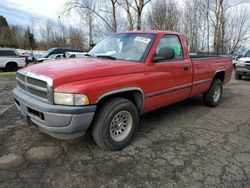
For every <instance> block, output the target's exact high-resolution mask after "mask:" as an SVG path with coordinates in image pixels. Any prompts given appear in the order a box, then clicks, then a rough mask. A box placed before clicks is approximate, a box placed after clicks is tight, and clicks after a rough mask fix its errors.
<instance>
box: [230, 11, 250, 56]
mask: <svg viewBox="0 0 250 188" xmlns="http://www.w3.org/2000/svg"><path fill="white" fill-rule="evenodd" d="M226 17H227V18H228V20H229V21H228V22H227V23H228V24H227V26H226V28H225V50H227V51H228V52H229V53H236V52H237V51H238V50H239V48H240V47H241V45H242V44H243V43H244V42H245V41H247V40H248V39H249V36H248V35H247V34H248V33H247V32H248V28H249V26H250V25H249V23H248V22H247V21H248V18H249V15H248V14H247V10H246V8H244V7H234V8H232V9H230V10H229V11H228V13H227V15H226Z"/></svg>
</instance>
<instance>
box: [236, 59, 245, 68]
mask: <svg viewBox="0 0 250 188" xmlns="http://www.w3.org/2000/svg"><path fill="white" fill-rule="evenodd" d="M236 65H237V66H238V67H244V66H245V61H242V60H239V61H238V62H237V63H236Z"/></svg>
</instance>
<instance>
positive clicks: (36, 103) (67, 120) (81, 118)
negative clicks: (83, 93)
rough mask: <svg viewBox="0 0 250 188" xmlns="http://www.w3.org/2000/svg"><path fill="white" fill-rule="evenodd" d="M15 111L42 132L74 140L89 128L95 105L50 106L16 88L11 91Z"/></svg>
mask: <svg viewBox="0 0 250 188" xmlns="http://www.w3.org/2000/svg"><path fill="white" fill-rule="evenodd" d="M13 96H14V99H15V104H16V107H17V109H18V110H19V111H20V112H21V113H22V114H23V115H24V116H27V117H28V118H29V119H30V120H31V122H32V123H33V124H35V125H37V126H38V127H39V128H40V129H41V130H42V131H43V132H45V133H47V134H49V135H51V136H53V137H55V138H59V139H74V138H78V137H81V136H83V135H84V133H85V131H86V130H87V129H88V128H89V126H90V124H91V122H92V119H93V117H94V113H95V110H96V106H95V105H91V106H84V107H71V106H62V105H52V104H48V103H45V102H42V101H40V100H37V99H35V98H32V97H30V95H28V94H26V93H24V92H23V91H21V90H20V89H18V88H15V89H14V90H13Z"/></svg>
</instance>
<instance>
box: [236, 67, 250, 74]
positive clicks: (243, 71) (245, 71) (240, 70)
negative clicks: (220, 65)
mask: <svg viewBox="0 0 250 188" xmlns="http://www.w3.org/2000/svg"><path fill="white" fill-rule="evenodd" d="M235 72H236V74H238V75H239V76H250V69H247V68H245V67H236V70H235Z"/></svg>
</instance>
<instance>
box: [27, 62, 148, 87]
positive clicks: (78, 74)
mask: <svg viewBox="0 0 250 188" xmlns="http://www.w3.org/2000/svg"><path fill="white" fill-rule="evenodd" d="M25 71H30V72H32V73H35V74H39V75H44V76H47V77H50V78H52V79H53V83H54V86H55V87H57V86H59V85H61V84H65V83H69V82H74V81H80V80H88V79H93V78H100V77H106V76H114V75H120V74H129V73H137V72H143V71H144V64H143V63H139V62H127V61H120V60H109V59H101V58H79V59H64V60H58V61H48V62H45V63H40V64H36V65H32V66H29V67H26V68H25Z"/></svg>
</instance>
